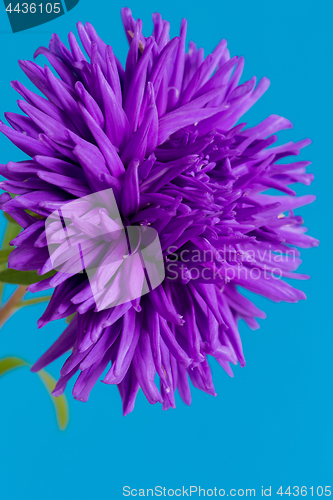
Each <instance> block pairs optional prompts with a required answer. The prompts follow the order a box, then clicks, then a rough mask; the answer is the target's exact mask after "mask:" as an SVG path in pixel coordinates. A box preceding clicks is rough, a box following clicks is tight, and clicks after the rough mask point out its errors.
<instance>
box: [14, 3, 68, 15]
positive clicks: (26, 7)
mask: <svg viewBox="0 0 333 500" xmlns="http://www.w3.org/2000/svg"><path fill="white" fill-rule="evenodd" d="M13 5H14V4H13ZM60 5H61V4H60V3H47V4H46V5H44V4H42V3H40V4H35V3H31V4H28V3H22V4H20V3H17V4H16V5H15V7H14V8H12V4H11V3H10V4H8V6H7V7H6V11H7V12H9V13H10V14H11V13H12V12H16V13H17V14H20V13H21V14H36V13H39V14H43V12H46V14H52V13H53V14H60V10H61V8H60Z"/></svg>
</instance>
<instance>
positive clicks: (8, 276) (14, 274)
mask: <svg viewBox="0 0 333 500" xmlns="http://www.w3.org/2000/svg"><path fill="white" fill-rule="evenodd" d="M55 273H56V271H50V272H49V273H47V274H43V276H39V275H38V274H37V271H16V270H15V269H5V270H4V271H1V272H0V282H2V283H10V284H12V285H32V284H33V283H37V281H42V280H45V279H46V278H50V277H51V276H54V275H55Z"/></svg>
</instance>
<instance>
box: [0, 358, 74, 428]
mask: <svg viewBox="0 0 333 500" xmlns="http://www.w3.org/2000/svg"><path fill="white" fill-rule="evenodd" d="M22 366H30V365H29V364H28V363H27V362H26V361H24V360H23V359H21V358H18V357H16V356H8V357H6V358H2V359H0V377H1V375H4V374H5V373H7V372H9V371H11V370H14V369H15V368H20V367H22ZM38 376H39V378H40V379H41V381H42V382H43V384H44V385H45V387H46V389H47V392H48V393H49V395H50V397H51V399H52V402H53V404H54V408H55V411H56V416H57V422H58V426H59V428H60V429H61V430H65V429H66V427H67V425H68V420H69V413H68V403H67V399H66V396H65V395H62V396H59V397H57V398H56V397H54V396H52V391H53V389H54V388H55V385H56V381H55V380H54V378H53V377H51V375H50V374H49V373H47V372H46V371H45V370H42V371H41V372H39V373H38Z"/></svg>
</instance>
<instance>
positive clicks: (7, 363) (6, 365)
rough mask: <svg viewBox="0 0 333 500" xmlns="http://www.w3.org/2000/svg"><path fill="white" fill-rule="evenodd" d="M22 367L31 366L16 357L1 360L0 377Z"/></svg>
mask: <svg viewBox="0 0 333 500" xmlns="http://www.w3.org/2000/svg"><path fill="white" fill-rule="evenodd" d="M20 366H29V365H28V363H27V362H26V361H24V360H23V359H21V358H17V357H15V356H8V357H7V358H2V359H0V377H1V375H4V374H5V373H7V372H9V371H10V370H14V368H19V367H20Z"/></svg>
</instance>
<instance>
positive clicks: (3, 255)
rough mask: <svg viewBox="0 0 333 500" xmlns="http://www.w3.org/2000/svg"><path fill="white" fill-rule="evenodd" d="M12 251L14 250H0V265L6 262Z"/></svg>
mask: <svg viewBox="0 0 333 500" xmlns="http://www.w3.org/2000/svg"><path fill="white" fill-rule="evenodd" d="M13 250H14V248H6V249H4V250H0V264H5V263H7V262H8V257H9V254H10V253H11V252H12V251H13Z"/></svg>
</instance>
